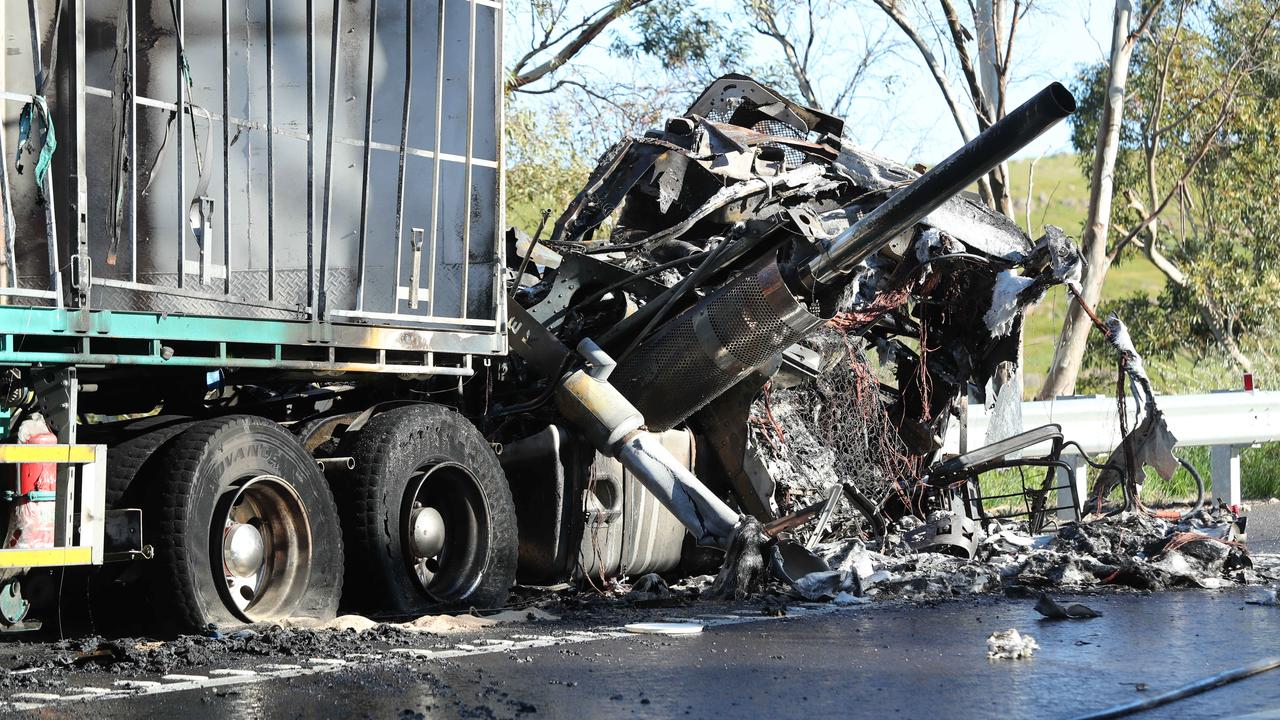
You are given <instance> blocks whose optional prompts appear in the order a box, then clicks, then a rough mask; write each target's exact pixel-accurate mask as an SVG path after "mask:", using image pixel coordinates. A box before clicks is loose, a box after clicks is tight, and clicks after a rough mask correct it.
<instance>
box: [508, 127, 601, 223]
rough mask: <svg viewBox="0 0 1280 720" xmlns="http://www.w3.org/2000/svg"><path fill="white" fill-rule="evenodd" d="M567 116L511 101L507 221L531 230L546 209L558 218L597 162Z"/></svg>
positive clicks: (552, 218)
mask: <svg viewBox="0 0 1280 720" xmlns="http://www.w3.org/2000/svg"><path fill="white" fill-rule="evenodd" d="M564 115H565V111H563V110H557V109H555V108H550V109H548V108H540V109H538V110H536V111H535V110H532V109H530V108H527V107H522V106H520V105H519V104H516V103H509V104H508V106H507V114H506V126H507V146H506V160H507V177H506V192H507V208H506V209H507V225H509V226H514V227H518V228H520V229H522V230H524V231H525V232H527V233H529V234H533V231H534V230H535V229H537V227H538V220H539V219H540V214H541V212H542V210H543V209H544V208H550V209H551V221H552V222H554V221H555V218H556V217H558V216H559V214H560V213H561V212H562V211H563V210H564V208H565V206H567V205H568V204H569V201H570V200H572V199H573V197H574V196H575V195H576V194H577V193H578V190H580V189H581V187H582V184H583V183H584V182H585V181H586V178H587V175H588V173H589V172H590V171H591V167H592V166H593V165H594V164H595V161H594V160H593V159H592V158H590V157H588V156H586V155H585V154H584V153H583V151H582V147H583V146H582V144H581V143H580V142H578V141H577V140H576V139H575V138H574V137H573V136H572V135H571V134H570V132H569V130H568V128H569V127H570V124H569V123H568V120H567V118H566V117H565V116H564Z"/></svg>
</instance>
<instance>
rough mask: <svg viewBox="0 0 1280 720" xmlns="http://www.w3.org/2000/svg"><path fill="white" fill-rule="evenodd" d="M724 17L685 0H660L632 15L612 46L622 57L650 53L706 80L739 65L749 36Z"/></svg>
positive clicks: (664, 64)
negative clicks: (627, 29) (628, 27)
mask: <svg viewBox="0 0 1280 720" xmlns="http://www.w3.org/2000/svg"><path fill="white" fill-rule="evenodd" d="M731 27H732V26H731V25H730V24H729V23H728V22H726V18H723V17H719V16H717V14H715V13H712V12H709V11H708V10H707V9H705V8H702V7H698V6H696V5H690V4H689V3H688V2H683V1H682V0H656V2H653V3H650V4H648V5H645V6H644V7H641V8H640V9H638V10H636V11H634V12H633V13H632V14H631V22H630V30H629V32H619V33H617V34H616V35H615V37H614V39H613V42H612V43H611V44H610V46H609V51H610V52H611V53H613V54H614V55H617V56H618V57H623V58H630V59H632V60H636V59H639V58H641V57H645V56H647V57H650V58H654V59H656V60H657V61H658V62H659V63H661V65H662V67H664V68H666V69H667V70H668V71H673V70H682V69H693V70H694V71H695V72H698V73H699V74H702V75H706V76H707V77H708V79H709V78H710V77H714V76H715V75H718V74H721V72H722V71H723V70H722V69H723V68H726V67H734V66H737V65H740V64H741V63H742V61H743V52H744V45H745V39H744V35H743V33H742V32H741V31H736V30H733V29H730V28H731Z"/></svg>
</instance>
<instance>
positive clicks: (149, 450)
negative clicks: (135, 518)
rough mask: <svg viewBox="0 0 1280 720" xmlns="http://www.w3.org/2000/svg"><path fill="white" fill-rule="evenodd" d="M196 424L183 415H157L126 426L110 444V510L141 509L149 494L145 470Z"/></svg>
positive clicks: (108, 504)
mask: <svg viewBox="0 0 1280 720" xmlns="http://www.w3.org/2000/svg"><path fill="white" fill-rule="evenodd" d="M194 424H195V421H194V420H192V419H191V418H188V417H185V416H182V415H154V416H152V417H147V418H142V419H141V420H135V421H132V422H130V423H129V424H128V425H126V426H125V427H124V428H123V429H122V430H121V431H120V432H119V433H118V434H115V435H114V436H113V437H112V438H110V440H108V442H109V443H110V447H109V448H108V450H107V485H106V499H107V507H108V508H121V507H141V504H140V503H141V502H142V498H143V497H144V496H145V494H146V479H145V477H144V476H143V467H144V466H146V465H147V462H148V461H149V460H150V459H151V457H152V456H153V455H155V453H156V452H157V451H159V450H160V448H161V447H162V446H163V445H164V444H165V443H167V442H169V441H170V440H171V439H173V438H174V437H176V436H177V435H178V434H180V433H181V432H182V431H184V430H186V429H187V428H189V427H191V426H192V425H194Z"/></svg>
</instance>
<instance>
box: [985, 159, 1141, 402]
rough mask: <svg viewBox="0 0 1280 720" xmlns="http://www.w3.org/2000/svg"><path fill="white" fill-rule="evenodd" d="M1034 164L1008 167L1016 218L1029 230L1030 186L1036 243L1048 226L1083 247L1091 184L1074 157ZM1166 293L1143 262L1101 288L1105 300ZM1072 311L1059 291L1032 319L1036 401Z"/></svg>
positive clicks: (1030, 355) (1030, 377) (1029, 366)
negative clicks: (1064, 319)
mask: <svg viewBox="0 0 1280 720" xmlns="http://www.w3.org/2000/svg"><path fill="white" fill-rule="evenodd" d="M1031 164H1032V161H1031V160H1015V161H1013V162H1011V163H1009V175H1010V188H1011V194H1012V195H1013V205H1014V214H1015V215H1016V216H1017V217H1016V220H1017V221H1018V225H1020V226H1021V227H1022V228H1023V229H1024V230H1025V229H1026V226H1027V202H1028V197H1027V186H1028V183H1029V182H1030V185H1031V197H1030V204H1031V230H1032V233H1031V236H1032V237H1033V238H1037V237H1039V236H1040V234H1041V232H1042V231H1043V227H1044V225H1057V226H1058V227H1060V228H1062V229H1063V230H1065V231H1066V232H1067V234H1068V235H1070V236H1072V237H1073V238H1075V239H1076V240H1077V241H1079V238H1080V233H1081V231H1082V230H1083V227H1084V218H1085V213H1086V212H1088V207H1089V183H1088V179H1087V178H1085V176H1084V173H1083V172H1082V171H1081V169H1080V164H1079V162H1078V160H1077V158H1076V156H1074V155H1067V154H1063V155H1050V156H1048V157H1044V158H1041V159H1040V160H1039V161H1037V162H1036V163H1035V168H1034V171H1035V172H1034V176H1033V177H1030V178H1029V177H1028V175H1029V172H1030V171H1031V169H1032V167H1031ZM1163 288H1164V276H1163V275H1161V274H1160V272H1159V271H1158V270H1156V269H1155V268H1154V267H1152V266H1151V265H1150V264H1149V263H1146V262H1142V261H1140V260H1137V261H1130V262H1125V263H1121V264H1118V265H1115V266H1113V267H1112V268H1111V270H1110V271H1109V272H1108V273H1107V279H1106V283H1105V284H1104V285H1103V288H1102V297H1103V299H1108V298H1110V299H1114V298H1122V297H1128V296H1130V295H1135V294H1138V293H1146V294H1149V295H1156V294H1158V293H1159V292H1160V290H1161V289H1163ZM1066 309H1067V298H1066V292H1065V291H1064V290H1063V289H1062V288H1054V290H1053V291H1052V292H1050V293H1049V296H1048V297H1046V298H1045V299H1044V301H1043V302H1041V303H1040V305H1039V306H1037V307H1036V308H1035V309H1034V310H1032V312H1031V314H1030V315H1028V317H1027V326H1026V337H1025V340H1024V343H1023V347H1024V352H1025V353H1026V355H1025V367H1026V391H1027V395H1028V396H1031V395H1034V394H1035V392H1036V391H1037V390H1039V389H1040V385H1041V384H1042V383H1043V382H1044V376H1045V372H1046V371H1047V370H1048V367H1049V362H1050V361H1051V360H1052V359H1053V344H1054V341H1055V340H1056V339H1057V336H1058V330H1059V329H1060V328H1061V327H1062V317H1063V314H1064V313H1065V312H1066Z"/></svg>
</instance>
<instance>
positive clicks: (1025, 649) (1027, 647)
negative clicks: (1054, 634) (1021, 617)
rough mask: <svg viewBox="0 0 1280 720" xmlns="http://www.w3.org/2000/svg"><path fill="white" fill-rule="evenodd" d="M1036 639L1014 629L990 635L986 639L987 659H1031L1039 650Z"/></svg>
mask: <svg viewBox="0 0 1280 720" xmlns="http://www.w3.org/2000/svg"><path fill="white" fill-rule="evenodd" d="M1039 649H1040V646H1039V645H1038V644H1037V643H1036V639H1035V638H1033V637H1031V636H1030V635H1023V634H1021V633H1019V632H1018V631H1017V629H1015V628H1010V629H1008V630H1003V631H1000V632H994V633H991V637H989V638H987V657H988V658H990V659H992V660H1017V659H1019V658H1027V657H1031V656H1032V655H1034V654H1035V652H1036V650H1039Z"/></svg>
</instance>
